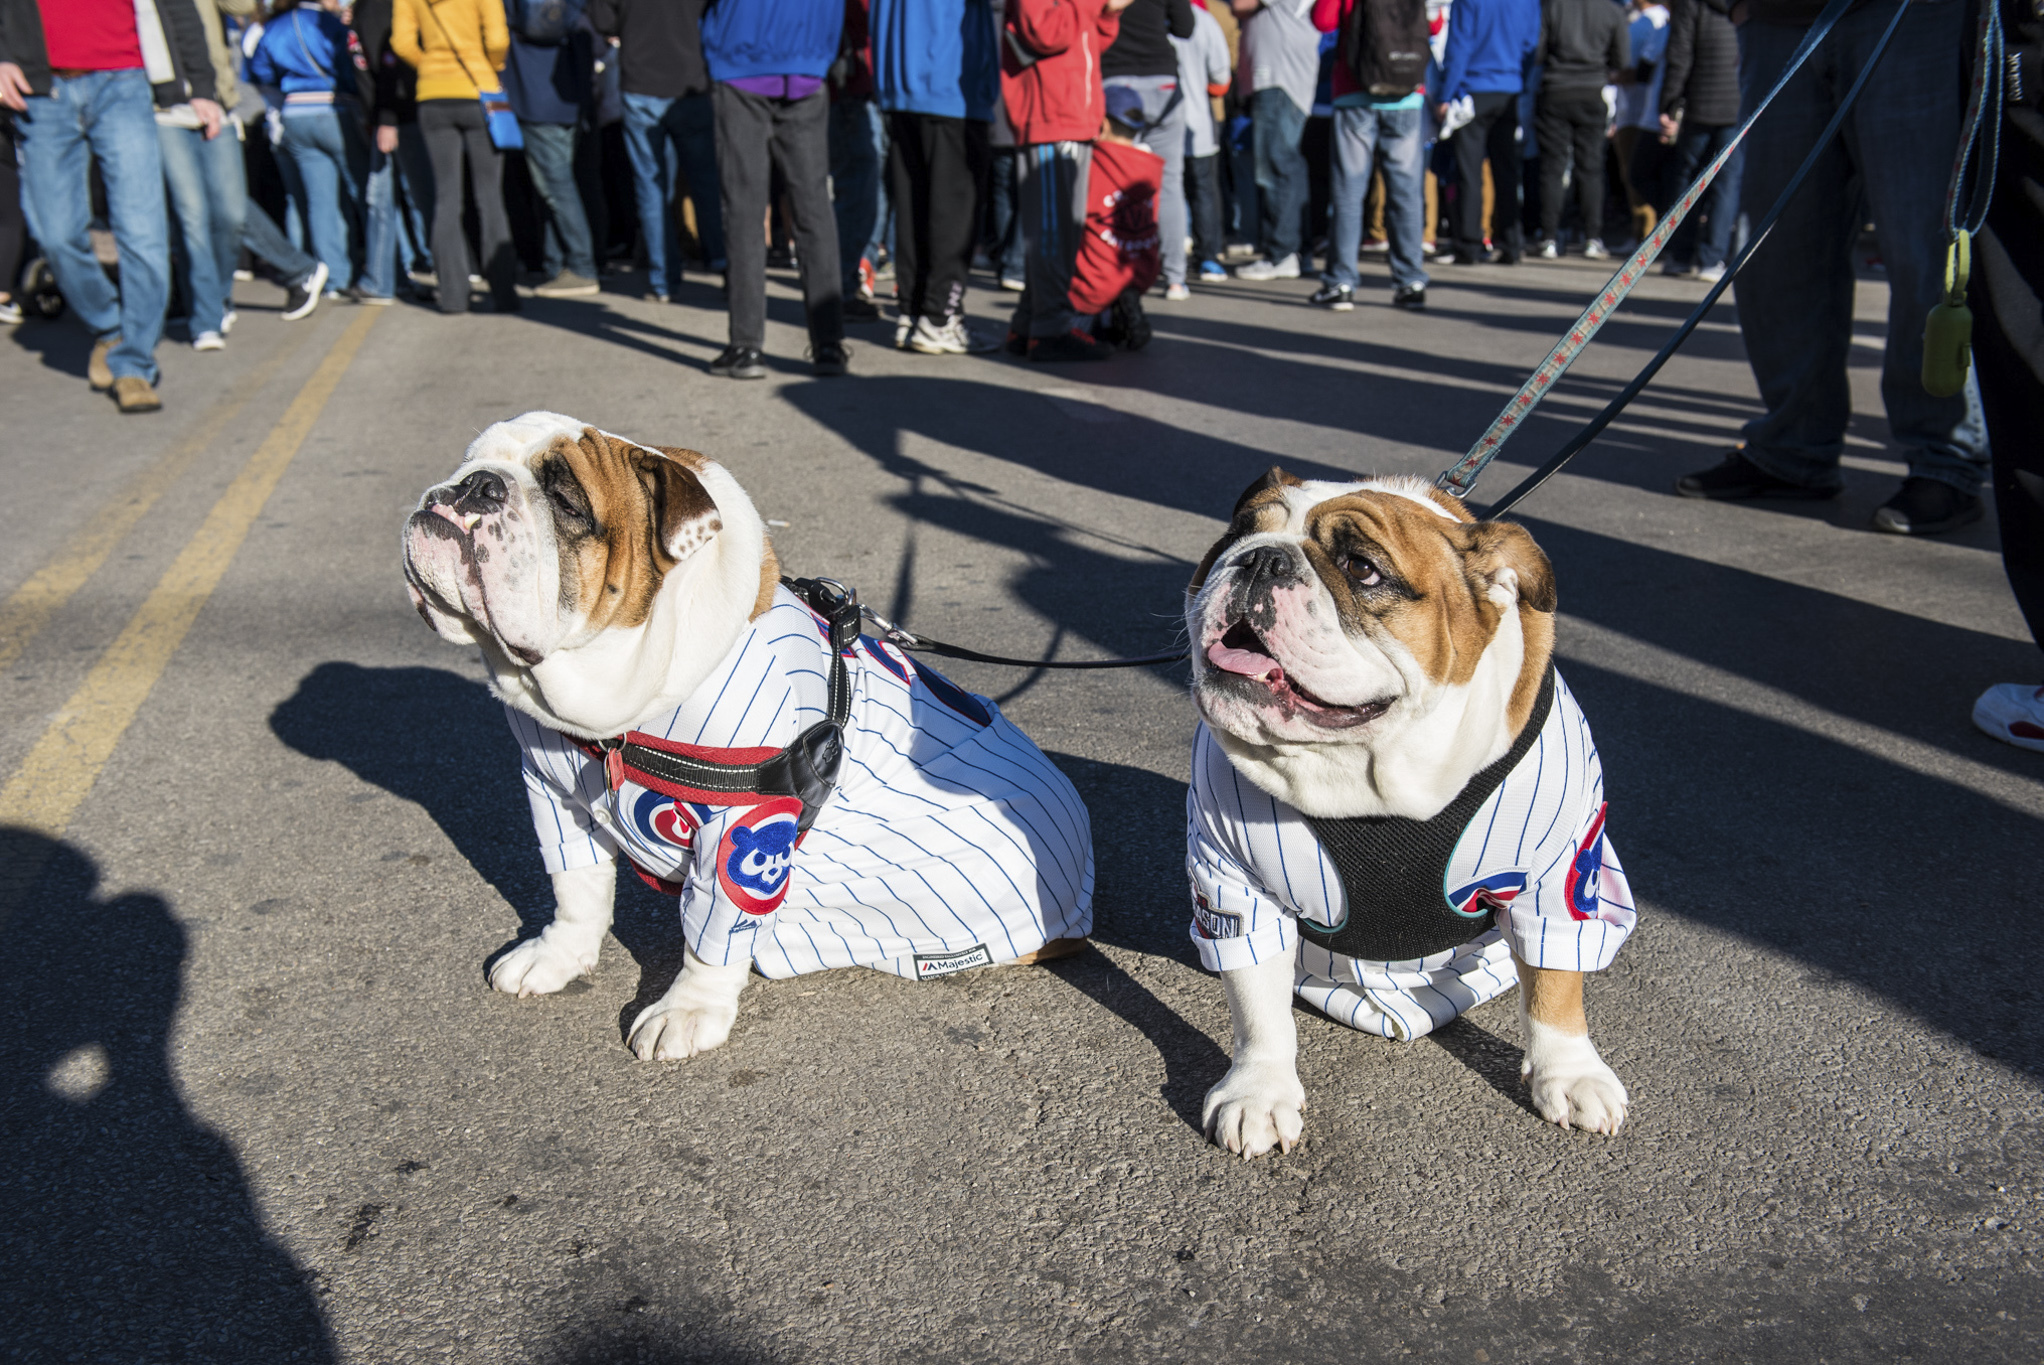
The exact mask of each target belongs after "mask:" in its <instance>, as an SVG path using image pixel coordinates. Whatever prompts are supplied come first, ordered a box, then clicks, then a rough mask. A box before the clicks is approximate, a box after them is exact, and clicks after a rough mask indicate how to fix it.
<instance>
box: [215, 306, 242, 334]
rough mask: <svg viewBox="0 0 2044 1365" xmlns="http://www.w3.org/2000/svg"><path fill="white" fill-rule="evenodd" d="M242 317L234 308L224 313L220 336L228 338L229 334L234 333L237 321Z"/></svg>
mask: <svg viewBox="0 0 2044 1365" xmlns="http://www.w3.org/2000/svg"><path fill="white" fill-rule="evenodd" d="M240 316H241V314H239V313H237V312H235V311H234V310H233V309H232V308H230V309H228V310H227V311H226V312H225V313H222V314H221V315H220V335H221V336H226V335H227V334H228V333H229V332H231V331H233V330H234V324H235V321H236V319H238V318H239V317H240Z"/></svg>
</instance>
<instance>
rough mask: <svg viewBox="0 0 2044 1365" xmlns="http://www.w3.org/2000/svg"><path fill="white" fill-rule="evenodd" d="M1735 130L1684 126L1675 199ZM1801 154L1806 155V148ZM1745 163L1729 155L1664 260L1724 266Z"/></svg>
mask: <svg viewBox="0 0 2044 1365" xmlns="http://www.w3.org/2000/svg"><path fill="white" fill-rule="evenodd" d="M1733 131H1734V130H1733V129H1731V128H1692V127H1690V126H1689V125H1688V124H1686V123H1685V124H1683V125H1682V131H1681V133H1679V134H1678V135H1677V136H1676V138H1675V148H1674V156H1673V157H1672V158H1671V160H1672V163H1673V164H1671V165H1670V166H1669V168H1668V170H1667V175H1668V185H1669V189H1670V191H1671V193H1672V195H1673V196H1674V197H1680V195H1681V194H1682V192H1683V191H1684V190H1686V189H1688V188H1689V182H1690V181H1692V180H1694V179H1696V173H1697V172H1698V171H1700V170H1702V169H1703V168H1704V167H1705V166H1708V165H1709V164H1710V162H1711V159H1712V158H1713V157H1715V156H1716V155H1717V154H1718V153H1719V152H1721V151H1723V150H1724V149H1725V144H1726V143H1727V142H1729V141H1731V140H1732V133H1733ZM1804 150H1805V151H1806V152H1807V151H1808V148H1805V149H1804ZM1745 161H1746V153H1745V151H1744V150H1743V149H1741V150H1740V151H1737V152H1734V153H1732V159H1731V160H1730V161H1727V162H1726V163H1725V168H1724V169H1723V170H1722V171H1719V172H1718V178H1717V179H1715V180H1713V181H1711V182H1710V188H1709V189H1708V190H1706V191H1705V192H1704V196H1703V198H1702V199H1700V200H1698V201H1697V204H1696V206H1695V207H1694V208H1692V209H1691V210H1690V211H1689V216H1688V217H1687V218H1684V219H1683V220H1682V226H1681V227H1678V228H1676V229H1675V235H1674V236H1673V237H1671V238H1669V239H1668V249H1667V251H1666V252H1665V253H1664V254H1665V255H1666V257H1667V259H1668V260H1670V261H1674V262H1677V263H1679V264H1681V265H1693V266H1699V267H1702V268H1705V269H1708V268H1709V267H1711V266H1714V265H1722V264H1723V263H1724V259H1725V253H1726V252H1727V251H1729V250H1730V249H1731V245H1732V224H1734V223H1736V222H1737V221H1738V220H1739V178H1740V172H1741V170H1743V169H1744V167H1745ZM1777 193H1779V191H1777ZM1543 207H1545V206H1544V205H1543Z"/></svg>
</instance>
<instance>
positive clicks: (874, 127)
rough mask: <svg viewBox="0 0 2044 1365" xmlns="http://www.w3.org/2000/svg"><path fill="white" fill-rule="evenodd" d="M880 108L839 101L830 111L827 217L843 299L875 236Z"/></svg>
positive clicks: (882, 138) (882, 140) (855, 284)
mask: <svg viewBox="0 0 2044 1365" xmlns="http://www.w3.org/2000/svg"><path fill="white" fill-rule="evenodd" d="M885 144H886V133H885V130H884V129H883V127H882V125H881V121H880V106H879V105H877V104H875V103H874V102H873V101H872V100H870V99H841V100H839V101H838V102H837V103H835V104H833V105H831V106H830V184H831V201H832V202H831V213H832V216H833V217H835V218H836V219H837V242H838V273H839V274H840V275H842V276H843V277H844V278H843V279H842V280H841V281H840V284H841V286H842V287H843V289H844V291H845V297H846V298H851V297H852V296H854V295H855V294H857V293H858V292H859V284H860V280H859V260H860V258H861V257H863V256H867V255H869V254H871V252H872V250H873V247H874V240H873V239H874V238H875V237H876V236H878V235H879V232H880V194H881V189H880V183H881V177H880V153H881V148H882V147H883V146H884V145H885Z"/></svg>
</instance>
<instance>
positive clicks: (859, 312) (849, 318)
mask: <svg viewBox="0 0 2044 1365" xmlns="http://www.w3.org/2000/svg"><path fill="white" fill-rule="evenodd" d="M845 321H846V322H878V321H880V305H878V304H876V303H874V302H873V300H871V299H869V298H864V297H861V296H860V295H858V294H848V295H846V296H845Z"/></svg>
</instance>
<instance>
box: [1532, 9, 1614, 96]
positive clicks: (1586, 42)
mask: <svg viewBox="0 0 2044 1365" xmlns="http://www.w3.org/2000/svg"><path fill="white" fill-rule="evenodd" d="M1533 60H1534V62H1535V63H1537V64H1538V65H1539V66H1541V67H1542V68H1543V74H1542V76H1541V89H1542V90H1554V91H1561V90H1601V89H1603V88H1604V85H1605V82H1606V81H1608V80H1609V79H1610V77H1609V75H1608V74H1607V73H1609V72H1612V71H1622V70H1624V69H1625V68H1626V67H1628V66H1631V65H1632V35H1631V34H1630V33H1629V32H1628V31H1627V26H1626V13H1625V11H1624V10H1622V9H1620V8H1619V7H1618V6H1617V5H1614V4H1613V3H1611V0H1546V3H1544V4H1542V5H1541V6H1540V45H1539V46H1538V47H1536V48H1534V49H1533Z"/></svg>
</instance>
